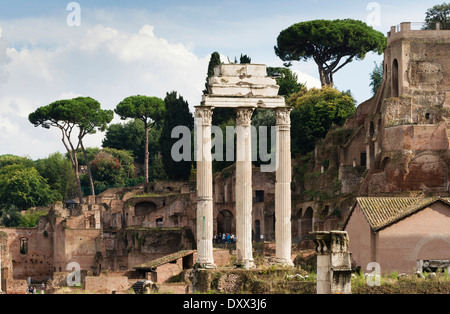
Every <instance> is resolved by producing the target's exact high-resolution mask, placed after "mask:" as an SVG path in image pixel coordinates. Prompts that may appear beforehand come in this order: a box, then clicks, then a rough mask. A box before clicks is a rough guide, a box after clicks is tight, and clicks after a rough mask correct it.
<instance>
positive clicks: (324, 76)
mask: <svg viewBox="0 0 450 314" xmlns="http://www.w3.org/2000/svg"><path fill="white" fill-rule="evenodd" d="M318 67H319V75H320V84H322V87H324V86H332V85H333V81H332V78H331V73H327V71H325V69H324V68H323V66H322V65H321V64H318Z"/></svg>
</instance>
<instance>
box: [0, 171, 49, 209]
mask: <svg viewBox="0 0 450 314" xmlns="http://www.w3.org/2000/svg"><path fill="white" fill-rule="evenodd" d="M56 198H57V195H56V193H55V192H54V191H52V190H51V189H50V186H49V185H48V184H47V181H46V180H45V179H44V178H43V177H42V176H41V175H40V174H39V172H38V171H37V170H36V169H35V168H33V167H27V166H25V165H23V164H14V165H8V166H5V167H2V168H0V204H2V205H3V206H4V207H7V208H8V207H11V206H12V205H14V206H16V207H17V208H19V209H20V210H25V209H28V208H30V207H37V206H46V205H48V204H50V203H51V202H53V201H54V200H55V199H56Z"/></svg>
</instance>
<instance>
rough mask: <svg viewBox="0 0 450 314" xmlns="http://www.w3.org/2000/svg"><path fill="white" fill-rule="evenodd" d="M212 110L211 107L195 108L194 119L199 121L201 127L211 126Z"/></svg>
mask: <svg viewBox="0 0 450 314" xmlns="http://www.w3.org/2000/svg"><path fill="white" fill-rule="evenodd" d="M212 115H213V108H212V107H202V106H198V107H195V119H201V125H211V123H212Z"/></svg>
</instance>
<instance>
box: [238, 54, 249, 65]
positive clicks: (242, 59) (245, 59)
mask: <svg viewBox="0 0 450 314" xmlns="http://www.w3.org/2000/svg"><path fill="white" fill-rule="evenodd" d="M239 60H240V63H241V64H245V63H252V58H250V57H249V56H247V55H243V54H242V53H241V57H240V59H239Z"/></svg>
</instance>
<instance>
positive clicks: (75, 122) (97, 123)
mask: <svg viewBox="0 0 450 314" xmlns="http://www.w3.org/2000/svg"><path fill="white" fill-rule="evenodd" d="M113 117H114V112H113V111H112V110H102V109H101V107H100V103H99V102H98V101H96V100H95V99H92V98H90V97H77V98H74V99H70V100H58V101H55V102H53V103H51V104H50V105H47V106H42V107H39V108H38V109H37V110H36V111H34V112H33V113H30V115H29V116H28V120H29V121H30V122H31V123H32V124H33V125H34V126H35V127H38V126H41V127H43V128H46V129H49V128H50V127H56V128H58V129H60V130H61V134H62V142H63V144H64V147H65V148H66V150H67V152H68V155H69V157H70V161H71V163H72V168H73V171H74V174H75V180H76V182H77V193H78V198H79V201H80V203H83V193H82V191H81V183H80V176H79V169H78V159H77V151H78V149H79V148H81V149H82V151H83V152H85V150H84V146H83V139H84V137H85V136H86V135H88V134H94V133H95V132H96V131H97V130H100V131H104V130H105V129H106V126H107V124H108V123H109V122H111V120H112V119H113ZM75 133H77V135H75ZM73 136H75V137H76V140H75V141H74V139H73ZM85 158H86V156H85ZM86 164H88V162H86ZM88 169H89V168H88ZM90 181H91V186H93V181H92V178H91V180H90Z"/></svg>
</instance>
